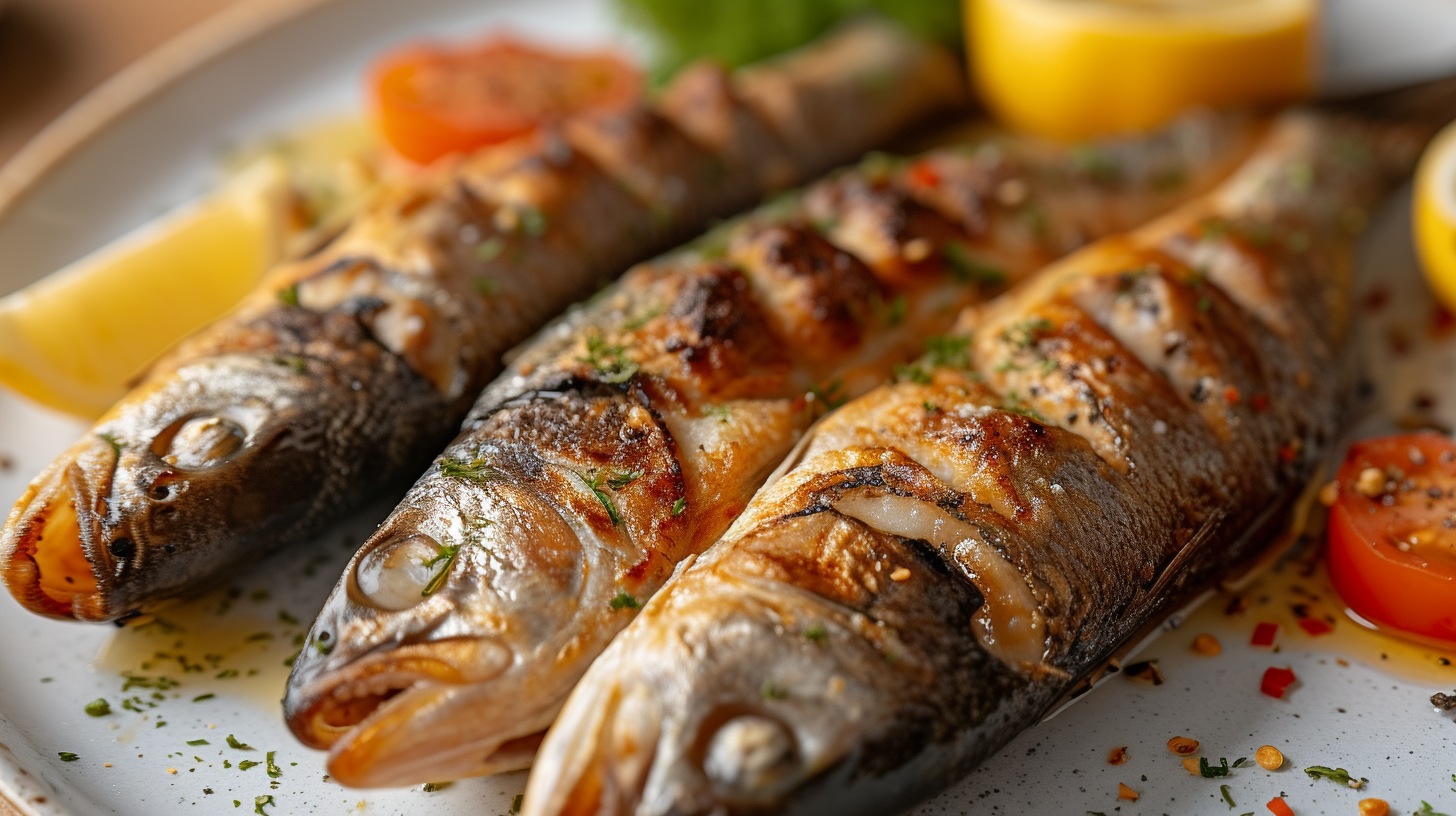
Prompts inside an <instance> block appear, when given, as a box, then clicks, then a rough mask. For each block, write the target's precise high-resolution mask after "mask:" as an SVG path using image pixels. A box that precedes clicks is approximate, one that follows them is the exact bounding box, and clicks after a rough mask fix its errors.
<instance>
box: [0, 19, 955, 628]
mask: <svg viewBox="0 0 1456 816" xmlns="http://www.w3.org/2000/svg"><path fill="white" fill-rule="evenodd" d="M960 74H961V71H960V68H959V66H958V65H957V63H956V61H955V60H954V59H953V58H952V57H951V56H950V55H949V54H948V53H946V52H943V51H941V50H939V49H936V48H934V47H932V46H928V45H926V44H923V43H921V42H919V41H917V40H915V39H913V38H911V37H909V36H908V35H907V34H905V33H903V32H902V31H901V30H899V29H898V28H896V27H894V26H893V25H891V24H888V23H885V22H874V21H868V22H861V23H857V24H854V25H851V26H849V27H847V28H845V29H843V30H841V31H839V32H838V33H835V34H832V35H831V36H829V37H828V38H827V39H826V40H825V41H823V42H821V43H819V44H817V45H814V46H811V47H808V48H806V49H804V50H802V51H800V52H797V53H794V54H791V55H788V56H786V57H784V58H782V59H779V60H777V61H774V62H770V63H766V64H763V65H761V66H756V67H750V68H747V69H743V70H742V71H740V72H738V73H737V74H735V75H733V76H732V77H729V76H727V75H726V74H724V73H723V72H722V71H721V70H718V69H715V68H712V67H711V66H706V65H704V66H698V67H696V68H690V69H688V70H686V71H685V72H684V73H683V74H681V75H680V76H679V77H678V78H677V79H676V80H675V81H674V82H673V83H672V84H671V85H670V86H668V87H667V88H666V89H665V91H664V92H663V93H662V94H661V96H660V97H659V98H658V99H657V100H656V101H655V102H654V103H653V104H651V105H638V106H636V107H631V108H628V109H627V110H624V111H619V112H614V113H611V114H607V115H602V116H593V117H585V118H581V119H576V120H569V121H567V122H564V123H562V124H561V125H560V126H559V127H555V128H552V129H549V130H547V131H545V132H542V133H539V134H537V135H535V136H532V137H530V138H525V139H522V140H519V141H516V142H513V143H509V144H507V145H503V146H499V147H493V148H487V149H484V150H482V151H480V152H478V153H476V154H473V155H472V156H470V157H468V158H467V159H465V160H463V161H461V162H459V163H458V164H456V165H454V166H451V167H449V168H447V170H446V171H443V172H440V173H438V174H436V176H435V177H434V178H433V179H432V180H431V181H429V182H428V183H425V184H422V185H414V184H411V185H407V186H404V187H402V188H400V189H398V190H395V191H393V192H392V193H391V194H389V195H386V196H384V197H383V198H382V200H381V201H379V202H377V203H376V204H374V205H373V206H371V207H370V208H369V209H368V210H367V212H366V213H365V214H364V215H363V216H361V217H360V218H359V219H358V220H357V221H356V222H355V223H354V224H353V225H352V226H351V227H350V228H349V229H348V230H347V231H346V232H345V233H344V234H343V235H342V236H341V237H339V238H338V239H337V240H335V241H333V242H332V243H331V244H330V245H329V246H328V247H326V248H325V249H323V250H322V251H321V252H319V253H317V254H315V255H313V256H312V257H308V258H306V259H303V260H301V261H297V262H294V263H289V264H286V265H284V266H282V267H280V268H278V269H276V270H274V271H273V272H271V273H270V274H269V275H267V276H266V278H265V280H264V281H263V283H262V284H261V285H260V287H259V289H258V290H257V291H256V292H255V293H254V294H253V295H251V296H250V297H249V298H248V299H247V300H246V301H245V302H244V303H243V304H242V305H241V306H240V307H239V308H238V309H237V310H236V311H235V312H234V313H233V314H231V315H230V316H228V317H226V318H224V319H223V320H221V321H220V322H218V323H216V324H214V325H213V326H211V327H209V328H207V329H205V330H204V331H202V332H201V333H200V334H198V335H196V336H194V337H192V338H191V339H189V340H187V341H185V342H183V343H182V344H181V345H180V346H179V347H178V348H177V349H176V350H174V351H173V352H171V353H170V354H169V355H168V356H167V357H166V358H165V359H164V360H162V361H161V362H159V363H158V364H157V365H156V366H155V367H153V368H152V369H151V371H150V372H149V373H148V374H147V375H146V376H145V377H144V379H143V380H142V382H141V383H140V384H139V385H138V386H137V387H136V389H135V390H134V391H132V392H131V393H130V394H128V395H127V396H126V397H125V398H123V399H122V401H121V402H120V403H118V404H117V405H116V407H115V408H113V409H112V410H111V411H109V412H108V413H107V414H106V415H105V416H103V417H102V418H101V419H100V420H99V421H98V422H97V423H96V425H95V427H94V428H93V429H92V430H91V432H90V433H88V434H86V436H85V437H84V438H83V439H82V440H81V441H80V442H78V443H77V444H76V445H75V446H74V447H72V448H71V449H70V450H69V451H67V452H66V453H65V454H63V455H62V456H61V457H60V458H59V459H57V460H56V461H55V462H54V463H53V464H52V465H51V466H50V467H48V468H47V469H46V470H45V471H44V472H43V473H41V474H40V475H39V476H38V477H36V479H35V481H33V482H32V483H31V485H30V487H29V489H28V490H27V491H26V493H25V494H24V495H23V496H22V497H21V499H20V500H19V502H18V503H17V504H16V506H15V509H14V510H13V511H12V512H11V514H10V518H9V521H8V523H7V525H6V528H5V531H4V533H3V536H0V574H3V576H4V579H5V584H6V586H7V587H8V588H9V590H10V592H11V593H12V594H13V595H14V596H15V597H16V599H17V600H19V601H20V603H21V604H22V605H24V606H25V607H26V608H28V609H30V610H32V611H34V612H38V613H41V614H45V615H53V616H57V617H74V618H77V619H80V620H88V621H106V620H113V619H118V618H124V617H127V616H130V615H134V614H136V613H139V612H141V611H143V610H150V609H153V608H155V607H156V606H157V605H158V604H159V603H162V602H165V601H167V600H169V599H171V598H173V597H175V596H177V595H180V594H184V593H188V592H193V591H196V590H197V589H199V588H202V587H205V586H207V585H209V584H210V583H212V582H213V581H215V580H218V579H220V578H221V577H223V576H226V575H229V574H232V573H233V572H234V571H235V570H236V569H237V568H238V567H239V566H241V565H242V564H244V563H246V562H248V561H251V560H253V559H255V558H257V557H258V556H260V555H262V554H264V553H266V552H268V551H269V550H272V549H274V548H277V547H281V546H286V545H288V544H290V543H295V542H299V541H301V540H304V539H306V538H307V537H308V536H310V535H311V534H313V533H315V532H316V531H318V530H319V529H320V528H321V527H322V526H323V525H324V524H326V523H328V522H330V521H332V520H335V519H337V518H338V517H339V516H340V515H341V514H343V513H345V512H347V511H349V510H352V509H354V508H357V507H359V506H360V505H361V504H362V503H363V502H364V501H366V500H367V499H368V498H370V497H372V496H373V495H376V494H377V493H379V492H380V491H381V490H382V489H384V488H385V487H386V486H391V485H400V486H402V483H403V481H404V480H406V479H409V478H412V477H414V476H416V475H418V474H419V473H420V471H421V470H423V469H424V467H425V466H426V465H427V464H428V462H429V459H430V457H432V456H434V455H435V454H437V453H439V451H440V449H441V447H443V446H444V445H445V443H446V442H447V441H448V440H449V438H450V436H451V435H452V434H454V433H456V432H458V430H459V428H460V422H461V420H462V419H463V418H464V417H465V415H466V413H467V411H468V409H469V408H470V406H471V404H472V403H473V402H474V400H475V397H476V396H477V395H478V394H479V392H480V390H481V389H482V388H483V387H484V386H485V385H486V384H487V383H488V382H489V381H490V379H491V378H492V377H493V376H494V375H495V374H497V373H498V372H499V370H500V367H501V363H500V357H501V354H502V352H504V351H506V350H507V349H508V348H510V347H511V346H512V345H514V344H516V343H518V342H520V341H521V340H522V339H524V338H525V337H526V336H527V335H528V334H529V333H530V332H532V331H534V330H535V329H536V328H538V327H539V326H541V325H542V324H543V323H544V322H545V321H546V320H548V319H549V318H550V317H552V316H553V315H555V314H558V313H559V312H560V311H561V310H562V309H564V308H565V307H566V306H567V305H568V304H570V303H571V302H573V301H574V300H576V299H578V298H580V297H581V296H583V295H584V294H586V293H588V292H590V291H591V289H592V288H593V287H595V286H598V285H600V284H601V283H603V282H605V281H606V280H609V279H610V278H612V277H615V276H616V275H617V274H619V273H620V272H622V271H623V270H625V269H626V268H627V267H628V266H629V265H630V264H632V263H634V262H636V261H639V260H642V259H644V258H646V257H649V256H650V255H651V254H653V253H655V252H658V251H661V250H662V249H664V248H666V247H668V246H670V245H672V244H673V243H675V242H676V241H678V240H681V239H682V238H684V237H686V236H687V235H690V234H693V233H696V232H698V231H699V230H700V229H701V228H702V227H704V226H705V225H706V224H707V222H708V221H709V220H710V219H712V218H715V217H719V216H724V215H729V214H732V213H734V212H737V211H741V210H743V209H745V208H747V207H748V206H751V205H752V204H753V203H754V202H755V201H757V200H758V199H759V198H760V197H761V196H762V195H763V194H764V193H765V192H767V191H771V190H776V189H779V188H782V187H784V186H786V185H788V184H790V183H792V182H795V181H796V180H799V179H803V178H808V177H811V176H812V175H814V174H817V173H821V172H823V171H824V170H826V169H828V168H829V167H832V166H834V165H835V164H839V163H843V162H845V161H849V160H853V159H855V158H857V157H858V156H859V155H861V154H862V153H863V152H864V151H865V150H866V149H868V148H870V147H872V146H874V145H876V144H879V143H882V142H884V141H885V140H887V139H889V138H891V137H892V136H893V135H895V134H896V133H898V132H900V131H902V130H903V129H904V128H905V127H906V126H907V125H909V124H911V123H912V122H916V121H919V120H921V119H923V118H924V117H925V116H927V115H930V114H933V113H936V112H944V111H946V110H947V109H950V108H953V107H955V106H957V105H959V104H960V103H961V101H962V99H963V89H962V84H963V82H962V80H961V78H960Z"/></svg>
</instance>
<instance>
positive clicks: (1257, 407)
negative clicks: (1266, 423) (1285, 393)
mask: <svg viewBox="0 0 1456 816" xmlns="http://www.w3.org/2000/svg"><path fill="white" fill-rule="evenodd" d="M1249 405H1250V406H1252V407H1253V409H1254V411H1255V412H1257V413H1260V414H1262V413H1264V412H1265V411H1267V410H1269V397H1268V396H1267V395H1265V394H1255V395H1254V396H1252V397H1249Z"/></svg>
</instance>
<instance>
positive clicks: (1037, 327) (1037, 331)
mask: <svg viewBox="0 0 1456 816" xmlns="http://www.w3.org/2000/svg"><path fill="white" fill-rule="evenodd" d="M1051 329H1052V322H1051V321H1050V320H1047V319H1046V318H1044V317H1029V318H1027V319H1026V320H1021V321H1018V322H1016V323H1013V324H1011V325H1010V326H1008V327H1006V329H1005V331H1003V332H1001V337H1002V338H1003V339H1005V340H1006V341H1007V342H1009V343H1011V344H1012V345H1014V346H1016V347H1017V348H1019V349H1024V348H1026V347H1027V346H1029V345H1031V344H1032V343H1035V342H1036V341H1037V339H1038V338H1039V337H1041V335H1042V333H1043V332H1048V331H1051Z"/></svg>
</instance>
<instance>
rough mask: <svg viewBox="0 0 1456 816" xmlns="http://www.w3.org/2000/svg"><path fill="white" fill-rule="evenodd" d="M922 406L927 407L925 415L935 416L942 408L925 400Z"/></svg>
mask: <svg viewBox="0 0 1456 816" xmlns="http://www.w3.org/2000/svg"><path fill="white" fill-rule="evenodd" d="M920 404H921V405H923V406H925V413H927V414H933V413H935V412H936V411H939V410H940V406H939V405H936V404H935V403H933V402H931V401H930V400H924V401H923V402H921V403H920Z"/></svg>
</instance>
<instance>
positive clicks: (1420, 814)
mask: <svg viewBox="0 0 1456 816" xmlns="http://www.w3.org/2000/svg"><path fill="white" fill-rule="evenodd" d="M1411 816H1446V814H1444V813H1437V812H1436V811H1435V810H1432V809H1431V803H1430V802H1427V801H1426V800H1424V799H1422V800H1421V809H1420V810H1417V811H1415V812H1414V813H1412V814H1411Z"/></svg>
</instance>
